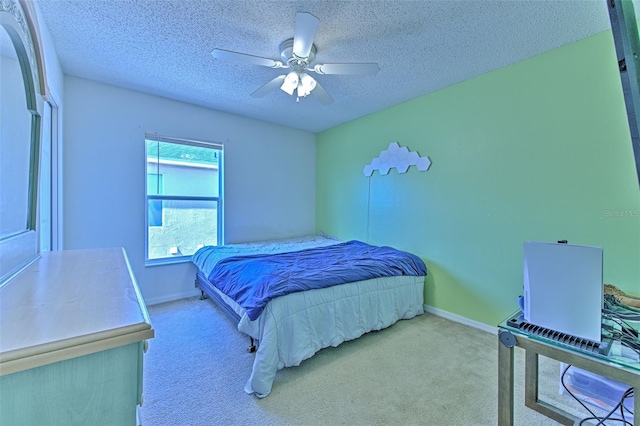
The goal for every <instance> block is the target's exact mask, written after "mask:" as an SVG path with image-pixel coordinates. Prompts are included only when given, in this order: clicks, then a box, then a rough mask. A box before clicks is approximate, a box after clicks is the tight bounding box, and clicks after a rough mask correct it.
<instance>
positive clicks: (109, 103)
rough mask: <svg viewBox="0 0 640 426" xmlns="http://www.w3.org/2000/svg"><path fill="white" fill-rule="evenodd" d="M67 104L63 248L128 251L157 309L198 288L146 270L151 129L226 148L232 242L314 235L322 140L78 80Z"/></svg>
mask: <svg viewBox="0 0 640 426" xmlns="http://www.w3.org/2000/svg"><path fill="white" fill-rule="evenodd" d="M64 100H65V116H64V135H65V137H64V151H63V157H64V170H63V172H64V183H65V185H64V223H63V225H64V248H65V249H83V248H97V247H124V248H125V250H126V251H127V254H128V256H129V260H130V262H131V266H132V269H133V272H134V274H135V275H136V278H137V280H138V284H139V286H140V288H141V290H142V293H143V296H144V298H145V300H146V302H147V303H148V304H153V303H158V302H162V301H166V300H172V299H175V298H180V297H185V296H188V295H193V294H197V292H196V290H195V288H194V278H195V272H196V270H195V267H194V266H193V265H192V264H190V263H182V264H174V265H163V266H152V267H145V266H144V244H145V241H144V239H145V232H144V227H145V208H146V204H145V193H144V191H145V180H146V150H145V142H144V136H145V133H146V132H158V133H160V134H163V135H169V136H177V137H187V138H194V139H204V140H209V141H217V142H223V143H224V150H225V153H224V161H225V163H224V172H225V177H224V179H225V181H224V182H225V186H224V191H225V194H224V197H225V198H224V202H225V237H226V242H227V243H233V242H242V241H250V240H262V239H269V238H285V237H293V236H300V235H306V234H311V233H313V232H314V231H315V140H316V138H315V134H313V133H310V132H305V131H301V130H295V129H291V128H288V127H283V126H279V125H274V124H269V123H266V122H262V121H258V120H253V119H249V118H245V117H241V116H237V115H232V114H228V113H223V112H219V111H214V110H210V109H206V108H202V107H198V106H194V105H190V104H186V103H182V102H177V101H173V100H169V99H166V98H161V97H157V96H152V95H147V94H143V93H140V92H135V91H132V90H126V89H121V88H117V87H114V86H109V85H105V84H100V83H96V82H92V81H88V80H83V79H79V78H75V77H69V76H65V80H64Z"/></svg>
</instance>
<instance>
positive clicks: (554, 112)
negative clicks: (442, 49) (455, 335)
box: [316, 32, 640, 325]
mask: <svg viewBox="0 0 640 426" xmlns="http://www.w3.org/2000/svg"><path fill="white" fill-rule="evenodd" d="M615 64H616V59H615V52H614V47H613V38H612V36H611V33H610V32H606V33H601V34H599V35H596V36H593V37H590V38H588V39H585V40H582V41H580V42H577V43H574V44H571V45H569V46H565V47H562V48H560V49H556V50H553V51H551V52H547V53H545V54H542V55H539V56H536V57H534V58H531V59H528V60H525V61H522V62H520V63H517V64H514V65H511V66H509V67H506V68H503V69H500V70H497V71H494V72H491V73H488V74H485V75H482V76H480V77H477V78H474V79H471V80H467V81H464V82H462V83H460V84H457V85H455V86H451V87H448V88H446V89H443V90H440V91H438V92H435V93H432V94H429V95H426V96H423V97H420V98H417V99H414V100H411V101H408V102H405V103H403V104H400V105H397V106H395V107H392V108H389V109H386V110H384V111H381V112H378V113H375V114H371V115H368V116H366V117H363V118H360V119H357V120H354V121H352V122H349V123H346V124H343V125H340V126H337V127H335V128H332V129H329V130H327V131H324V132H322V133H320V134H319V135H318V137H317V183H316V185H317V188H316V189H317V191H316V192H317V195H316V197H317V199H316V206H317V207H316V208H317V218H316V220H317V230H318V231H324V232H326V233H328V234H331V235H334V236H336V237H339V238H342V239H360V240H363V241H368V242H370V243H372V244H376V245H391V246H394V247H397V248H400V249H403V250H408V251H411V252H413V253H415V254H417V255H419V256H420V257H421V258H422V259H424V261H425V262H426V264H427V267H428V269H429V273H430V275H429V276H428V277H427V282H426V288H425V303H426V304H428V305H431V306H433V307H435V308H438V309H441V310H445V311H448V312H451V313H454V314H458V315H461V316H464V317H467V318H470V319H472V320H476V321H480V322H484V323H486V324H490V325H496V324H497V323H499V322H500V321H501V320H502V319H504V318H505V317H506V316H508V315H509V314H510V313H511V312H513V311H514V310H516V309H517V304H516V298H517V296H518V295H519V294H521V293H522V284H523V279H522V275H523V273H522V243H523V242H524V241H529V240H534V241H556V240H559V239H566V240H568V241H569V243H572V244H582V245H595V246H601V247H603V248H604V257H605V263H604V279H605V282H608V283H612V284H615V285H617V286H618V287H620V288H621V289H623V290H624V291H626V292H628V293H631V294H640V190H639V188H638V182H637V179H636V177H635V173H636V172H635V166H634V163H633V156H632V147H631V141H630V137H629V134H628V127H627V123H626V115H625V109H624V101H623V97H622V89H621V86H620V80H619V76H618V74H617V67H616V65H615ZM417 72H418V71H417ZM393 141H397V142H398V143H399V144H400V145H401V146H407V147H408V148H409V150H411V151H418V152H419V153H420V155H428V156H429V158H430V159H431V162H432V164H431V168H430V169H429V170H428V171H427V172H418V170H417V169H416V168H415V167H411V168H409V170H408V172H407V173H406V174H398V173H397V171H396V170H391V171H390V172H389V174H388V175H387V176H380V174H379V172H377V171H376V172H374V174H373V176H372V177H371V178H367V177H365V176H364V175H363V173H362V169H363V167H364V166H365V165H366V164H369V163H370V162H371V160H372V158H374V157H376V156H378V155H379V153H380V151H381V150H383V149H386V148H387V147H388V145H389V143H391V142H393ZM576 296H577V297H579V295H576Z"/></svg>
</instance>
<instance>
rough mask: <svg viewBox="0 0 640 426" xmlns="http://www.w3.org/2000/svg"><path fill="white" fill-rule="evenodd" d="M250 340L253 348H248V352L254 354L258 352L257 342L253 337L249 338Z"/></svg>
mask: <svg viewBox="0 0 640 426" xmlns="http://www.w3.org/2000/svg"><path fill="white" fill-rule="evenodd" d="M249 339H251V346H249V347H248V348H247V352H249V353H250V354H252V353H254V352H255V351H256V341H255V340H254V339H253V337H251V336H249Z"/></svg>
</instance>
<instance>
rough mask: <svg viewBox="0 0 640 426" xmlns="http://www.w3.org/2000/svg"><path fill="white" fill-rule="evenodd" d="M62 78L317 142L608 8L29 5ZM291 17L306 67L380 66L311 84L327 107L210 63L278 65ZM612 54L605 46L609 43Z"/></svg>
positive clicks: (526, 53)
mask: <svg viewBox="0 0 640 426" xmlns="http://www.w3.org/2000/svg"><path fill="white" fill-rule="evenodd" d="M36 3H37V4H38V5H39V8H40V10H41V12H42V16H43V18H44V21H45V23H46V25H47V26H48V28H49V30H50V32H51V36H52V39H53V43H54V46H55V48H56V51H57V53H58V56H59V59H60V63H61V65H62V68H63V71H64V72H65V74H68V75H72V76H77V77H82V78H87V79H90V80H95V81H99V82H104V83H108V84H113V85H116V86H121V87H125V88H130V89H134V90H139V91H142V92H147V93H152V94H156V95H160V96H164V97H167V98H172V99H177V100H181V101H185V102H189V103H193V104H197V105H202V106H205V107H209V108H213V109H217V110H222V111H227V112H231V113H236V114H241V115H244V116H247V117H252V118H256V119H261V120H266V121H269V122H273V123H278V124H283V125H286V126H290V127H295V128H299V129H304V130H308V131H311V132H319V131H322V130H325V129H327V128H330V127H333V126H335V125H338V124H340V123H344V122H347V121H350V120H353V119H355V118H358V117H361V116H363V115H366V114H369V113H372V112H374V111H378V110H381V109H384V108H388V107H390V106H393V105H396V104H398V103H401V102H404V101H407V100H409V99H413V98H416V97H418V96H421V95H423V94H426V93H430V92H433V91H435V90H438V89H441V88H444V87H447V86H450V85H453V84H456V83H458V82H461V81H463V80H466V79H469V78H472V77H475V76H478V75H480V74H484V73H486V72H489V71H492V70H495V69H498V68H501V67H504V66H506V65H509V64H512V63H515V62H518V61H521V60H523V59H526V58H528V57H531V56H534V55H537V54H540V53H543V52H545V51H548V50H551V49H554V48H557V47H560V46H562V45H565V44H568V43H571V42H574V41H577V40H579V39H582V38H585V37H588V36H591V35H593V34H596V33H598V32H602V31H605V30H608V29H610V24H609V18H608V14H607V7H606V3H605V0H562V1H558V0H553V1H552V0H533V1H524V0H522V1H521V0H509V1H493V0H492V1H488V0H473V1H471V0H458V1H402V0H397V1H393V0H389V1H358V0H352V1H346V0H344V1H338V0H331V1H326V0H321V1H278V0H273V1H257V0H251V1H240V0H231V1H229V0H181V1H168V0H106V1H105V0H75V1H74V0H36ZM296 12H310V13H312V14H313V15H315V16H316V17H318V18H319V19H320V25H319V27H318V32H317V34H316V37H315V44H316V46H317V49H318V52H317V56H316V61H315V63H340V62H377V63H378V64H379V65H380V72H379V73H378V74H377V75H376V76H341V75H318V76H316V75H315V74H314V77H316V78H317V80H318V81H319V82H320V83H321V84H322V86H323V87H324V89H325V90H326V91H327V92H328V93H329V94H330V95H331V96H332V97H333V98H334V99H335V102H334V103H332V104H330V105H322V104H320V102H319V101H318V100H317V99H316V98H314V97H313V96H310V97H308V98H304V99H300V102H299V103H296V99H295V96H289V95H287V94H285V93H284V92H283V91H281V90H277V89H276V90H274V91H273V92H271V93H269V94H267V95H266V96H265V97H263V98H252V97H251V96H250V94H251V93H252V92H254V91H255V90H256V89H258V88H259V87H261V86H262V85H263V84H265V83H266V82H268V81H269V80H271V79H272V78H274V77H276V76H277V75H280V74H282V73H283V70H277V69H270V68H266V67H261V66H257V65H248V64H242V63H236V62H230V61H223V60H220V59H214V58H213V57H212V56H211V51H212V50H213V49H215V48H218V49H224V50H231V51H237V52H242V53H248V54H251V55H255V56H262V57H267V58H272V59H278V60H279V59H280V58H279V51H278V46H279V45H280V43H281V42H282V41H283V40H285V39H288V38H291V37H293V32H294V28H295V14H296ZM612 43H613V38H612Z"/></svg>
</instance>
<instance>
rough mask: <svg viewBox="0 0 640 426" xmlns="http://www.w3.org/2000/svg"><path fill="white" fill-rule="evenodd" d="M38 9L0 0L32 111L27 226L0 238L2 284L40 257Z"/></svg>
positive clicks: (15, 0) (0, 13)
mask: <svg viewBox="0 0 640 426" xmlns="http://www.w3.org/2000/svg"><path fill="white" fill-rule="evenodd" d="M35 22H36V21H35V12H33V11H31V10H30V8H29V5H28V4H27V3H26V2H24V1H18V0H2V1H0V25H1V26H2V27H3V28H4V30H5V31H6V32H7V34H8V35H9V38H10V39H11V42H12V44H13V47H14V48H15V51H16V54H17V57H18V62H19V64H20V69H21V71H22V78H23V81H24V85H25V88H24V89H25V95H26V99H27V109H28V110H29V112H30V113H31V139H30V141H29V143H30V145H31V148H30V160H29V188H28V191H29V194H28V200H29V201H28V211H27V226H26V230H24V231H22V232H18V233H16V234H12V235H9V236H7V237H5V238H3V239H0V286H2V285H4V284H6V283H7V282H8V281H9V280H11V278H13V277H14V276H16V275H18V274H19V273H20V272H21V271H22V270H23V269H24V268H26V267H27V266H28V265H29V264H31V263H32V262H33V261H34V260H36V259H37V258H38V257H39V254H40V250H39V236H38V171H39V159H40V146H41V140H40V139H41V134H42V128H41V126H42V111H43V107H44V99H43V97H42V91H41V88H42V87H44V81H43V80H42V78H41V77H42V76H41V75H40V71H41V70H43V69H44V68H43V61H42V57H41V52H42V51H41V49H40V46H39V44H37V43H38V41H39V40H38V38H37V35H38V34H37V31H36V29H37V27H36V26H35V25H34V23H35Z"/></svg>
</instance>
